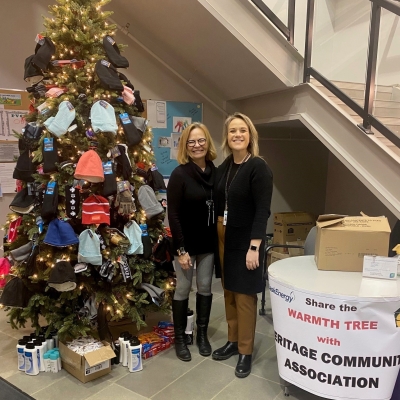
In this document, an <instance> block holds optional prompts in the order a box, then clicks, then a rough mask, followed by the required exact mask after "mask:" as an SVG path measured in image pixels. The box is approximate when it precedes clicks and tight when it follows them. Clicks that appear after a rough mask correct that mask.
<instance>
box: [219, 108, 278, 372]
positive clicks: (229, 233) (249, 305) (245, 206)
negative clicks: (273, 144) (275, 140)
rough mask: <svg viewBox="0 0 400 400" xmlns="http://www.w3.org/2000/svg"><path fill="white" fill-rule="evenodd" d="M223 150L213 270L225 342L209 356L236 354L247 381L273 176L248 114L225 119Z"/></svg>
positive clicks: (236, 114)
mask: <svg viewBox="0 0 400 400" xmlns="http://www.w3.org/2000/svg"><path fill="white" fill-rule="evenodd" d="M222 146H223V148H224V150H225V151H226V152H227V153H229V156H228V157H227V158H226V160H225V161H224V162H223V163H222V164H221V165H220V166H219V167H218V170H217V177H216V182H215V188H216V192H217V215H218V221H217V230H218V253H219V257H217V260H216V267H218V265H217V261H220V267H221V268H222V285H223V288H224V297H225V313H226V320H227V323H228V342H227V343H226V344H225V346H223V347H221V348H219V349H217V350H215V351H214V352H213V355H212V357H213V359H215V360H226V359H228V358H230V357H231V356H232V355H235V354H238V353H239V360H238V363H237V366H236V369H235V375H236V376H237V377H239V378H245V377H246V376H248V375H249V374H250V372H251V358H252V353H253V347H254V336H255V328H256V318H257V293H260V292H261V291H262V290H263V284H262V272H263V268H262V263H263V259H264V238H265V235H266V229H267V221H268V217H269V215H270V213H271V212H270V205H271V196H272V172H271V170H270V168H269V167H268V165H267V163H266V162H265V161H264V160H263V159H262V158H260V157H259V156H258V151H259V150H258V133H257V131H256V129H255V127H254V125H253V123H252V122H251V120H250V119H249V118H248V117H247V116H246V115H243V114H240V113H235V114H233V115H231V116H229V117H228V118H227V120H226V121H225V125H224V133H223V143H222ZM217 273H218V271H217Z"/></svg>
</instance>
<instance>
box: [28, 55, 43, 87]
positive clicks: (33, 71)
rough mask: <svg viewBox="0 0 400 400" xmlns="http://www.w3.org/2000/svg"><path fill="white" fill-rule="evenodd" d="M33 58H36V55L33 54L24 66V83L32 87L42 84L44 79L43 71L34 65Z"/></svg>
mask: <svg viewBox="0 0 400 400" xmlns="http://www.w3.org/2000/svg"><path fill="white" fill-rule="evenodd" d="M33 57H35V54H32V55H31V56H29V57H28V58H27V59H26V60H25V66H24V81H25V82H28V83H30V84H31V85H35V84H36V83H39V82H41V81H42V80H43V78H44V77H43V74H42V71H41V70H40V69H39V68H37V67H36V66H35V65H33V64H32V60H33Z"/></svg>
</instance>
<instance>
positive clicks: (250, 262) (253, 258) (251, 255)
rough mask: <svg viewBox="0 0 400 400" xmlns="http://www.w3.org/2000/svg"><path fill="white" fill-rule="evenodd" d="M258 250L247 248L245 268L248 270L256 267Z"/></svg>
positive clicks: (257, 264)
mask: <svg viewBox="0 0 400 400" xmlns="http://www.w3.org/2000/svg"><path fill="white" fill-rule="evenodd" d="M258 258H259V252H258V250H248V251H247V254H246V268H247V269H248V270H253V269H256V268H258V266H259V262H258Z"/></svg>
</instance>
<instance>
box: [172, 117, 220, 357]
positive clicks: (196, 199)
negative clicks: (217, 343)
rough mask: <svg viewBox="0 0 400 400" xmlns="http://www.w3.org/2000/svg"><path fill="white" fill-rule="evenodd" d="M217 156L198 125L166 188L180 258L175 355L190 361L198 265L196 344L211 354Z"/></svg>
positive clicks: (187, 136)
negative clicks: (189, 319) (189, 337)
mask: <svg viewBox="0 0 400 400" xmlns="http://www.w3.org/2000/svg"><path fill="white" fill-rule="evenodd" d="M216 156H217V154H216V151H215V146H214V143H213V141H212V139H211V135H210V133H209V131H208V129H207V127H206V126H205V125H203V124H201V123H198V122H195V123H193V124H191V125H189V126H188V127H187V128H186V129H184V131H183V132H182V135H181V137H180V141H179V145H178V156H177V159H178V163H179V164H180V165H179V166H178V167H176V168H175V169H174V170H173V171H172V174H171V177H170V180H169V182H168V187H167V199H168V220H169V224H170V228H171V233H172V239H173V245H174V250H175V252H176V255H175V271H176V278H177V282H176V290H175V294H174V299H173V301H172V314H173V320H174V329H175V351H176V355H177V357H178V358H179V359H180V360H182V361H190V360H191V354H190V351H189V349H188V347H187V343H186V334H185V328H186V315H187V310H188V302H189V293H190V289H191V287H192V278H193V266H194V264H195V263H196V284H197V294H196V325H197V334H196V344H197V346H198V347H199V353H200V354H201V355H202V356H209V355H210V354H211V345H210V342H209V341H208V337H207V329H208V322H209V319H210V311H211V302H212V293H211V281H212V273H213V269H214V243H215V240H216V233H215V232H216V230H215V218H214V197H215V196H214V180H215V173H216V170H215V167H214V164H213V162H212V161H213V160H214V159H215V158H216Z"/></svg>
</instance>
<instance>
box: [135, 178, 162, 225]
mask: <svg viewBox="0 0 400 400" xmlns="http://www.w3.org/2000/svg"><path fill="white" fill-rule="evenodd" d="M138 198H139V203H140V204H141V206H142V207H143V209H144V211H145V213H146V216H147V218H153V217H154V216H156V215H158V214H160V213H162V212H163V211H164V209H163V208H162V206H161V204H160V203H159V202H158V201H157V198H156V195H155V193H154V190H153V189H152V188H151V187H150V186H148V185H143V186H142V187H140V188H139V191H138Z"/></svg>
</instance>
